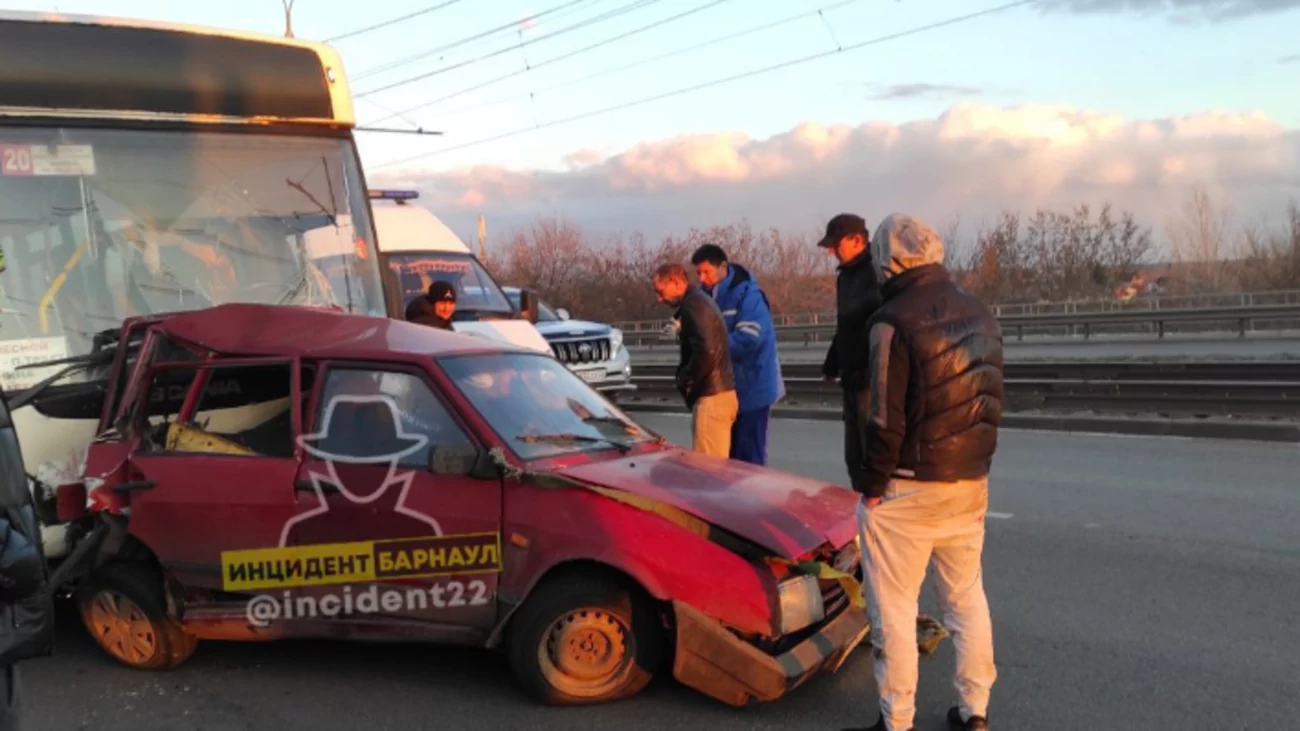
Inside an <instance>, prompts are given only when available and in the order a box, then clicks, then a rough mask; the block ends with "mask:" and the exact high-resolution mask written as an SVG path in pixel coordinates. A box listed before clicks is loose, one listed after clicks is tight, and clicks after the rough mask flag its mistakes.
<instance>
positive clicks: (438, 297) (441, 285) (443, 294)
mask: <svg viewBox="0 0 1300 731" xmlns="http://www.w3.org/2000/svg"><path fill="white" fill-rule="evenodd" d="M429 300H430V301H431V302H434V303H437V302H443V301H445V300H450V301H452V302H455V301H456V288H455V287H453V286H451V283H450V282H444V281H442V280H441V279H439V280H438V281H436V282H434V283H433V284H430V285H429Z"/></svg>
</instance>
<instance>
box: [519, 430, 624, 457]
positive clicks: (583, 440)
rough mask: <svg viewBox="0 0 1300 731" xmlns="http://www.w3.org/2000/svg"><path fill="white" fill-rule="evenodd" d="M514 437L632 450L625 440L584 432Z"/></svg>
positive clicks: (526, 440) (524, 440) (534, 440)
mask: <svg viewBox="0 0 1300 731" xmlns="http://www.w3.org/2000/svg"><path fill="white" fill-rule="evenodd" d="M515 439H517V440H519V441H521V442H547V443H551V444H555V443H561V444H563V443H566V442H570V443H578V444H609V445H611V446H613V447H614V448H615V449H617V450H618V451H619V452H622V453H623V454H627V453H628V452H630V451H631V450H632V445H631V444H628V443H627V442H620V441H618V440H617V439H609V438H608V437H589V436H586V435H585V434H574V433H572V432H560V433H557V434H519V435H517V436H516V437H515Z"/></svg>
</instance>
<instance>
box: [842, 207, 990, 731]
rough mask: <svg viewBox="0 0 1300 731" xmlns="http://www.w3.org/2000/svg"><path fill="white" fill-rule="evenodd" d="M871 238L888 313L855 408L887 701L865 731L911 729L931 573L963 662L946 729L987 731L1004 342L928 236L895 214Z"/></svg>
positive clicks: (879, 317) (877, 647)
mask: <svg viewBox="0 0 1300 731" xmlns="http://www.w3.org/2000/svg"><path fill="white" fill-rule="evenodd" d="M872 241H873V244H874V245H873V247H872V249H871V255H872V264H873V266H875V267H876V269H877V271H878V272H879V274H880V275H881V282H882V286H881V298H882V304H881V307H880V309H879V310H877V311H876V313H875V314H874V315H873V316H872V318H871V320H870V321H869V322H868V323H867V329H868V330H867V332H866V333H863V336H864V337H866V338H868V340H869V343H870V356H869V359H868V372H867V378H866V379H865V383H864V384H863V385H862V388H861V389H860V390H859V392H858V399H857V408H858V411H859V417H860V419H861V423H862V425H863V426H862V449H863V451H862V454H863V461H864V463H865V464H864V465H863V474H865V475H866V479H865V480H864V482H865V484H864V486H863V487H861V488H859V489H860V490H861V492H862V493H863V497H864V501H865V504H866V511H865V519H864V521H863V522H864V526H863V529H864V530H863V533H864V538H865V547H864V551H863V563H864V566H865V568H866V573H867V576H866V577H865V582H864V585H865V587H866V590H867V592H868V594H867V599H868V605H869V607H870V612H871V621H872V631H871V639H872V645H873V647H874V658H875V675H876V684H877V686H878V688H879V692H880V716H879V718H878V720H877V721H876V723H875V725H874V726H871V727H869V728H870V729H873V730H879V731H885V730H886V729H887V730H888V731H902V730H905V729H911V728H912V721H913V717H914V715H915V713H916V684H917V665H918V653H917V646H916V616H917V611H918V600H919V596H920V592H921V585H922V583H923V582H924V580H925V576H926V569H927V567H928V566H929V565H931V563H933V566H934V569H935V571H934V574H935V575H934V579H935V589H936V593H937V595H938V597H939V602H940V605H941V609H942V611H943V617H944V623H945V625H947V627H948V629H949V631H950V632H951V633H952V638H953V644H954V646H955V647H956V651H957V668H956V673H955V676H954V683H953V684H954V686H955V688H956V690H957V696H958V703H957V705H956V706H954V707H952V708H950V709H949V711H948V722H949V725H950V726H952V727H953V728H954V729H965V730H967V731H975V730H977V729H980V730H982V729H987V728H988V703H989V693H990V691H991V689H992V687H993V683H994V681H995V680H996V679H997V670H996V667H995V666H994V663H993V626H992V621H991V619H990V616H989V605H988V600H987V599H986V598H985V595H984V582H983V575H982V570H981V557H982V554H983V547H984V517H985V513H986V511H987V510H988V474H989V469H990V467H991V465H992V460H993V453H994V451H995V450H996V448H997V436H998V425H999V423H1000V422H1001V416H1002V333H1001V329H1000V328H999V326H998V322H997V319H996V318H995V317H994V316H993V314H992V313H991V312H990V311H989V309H988V308H987V307H985V306H984V305H983V304H982V303H981V302H980V301H979V300H978V299H977V298H975V297H974V296H972V295H971V294H969V293H968V292H966V291H965V290H963V289H962V288H961V287H960V286H958V285H957V284H956V283H955V282H954V281H953V280H952V279H951V277H950V276H949V274H948V271H947V270H946V269H945V268H944V266H943V258H944V251H943V248H944V247H943V241H942V239H941V238H940V237H939V234H938V233H936V232H935V230H934V229H933V228H932V227H930V226H929V225H927V224H925V223H923V222H921V221H919V220H917V219H914V218H912V217H910V216H906V215H903V214H893V215H891V216H889V217H887V218H886V219H885V220H884V221H882V222H881V224H880V226H879V227H878V228H877V230H876V234H875V237H874V238H873V239H872Z"/></svg>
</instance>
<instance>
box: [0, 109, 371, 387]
mask: <svg viewBox="0 0 1300 731" xmlns="http://www.w3.org/2000/svg"><path fill="white" fill-rule="evenodd" d="M372 230H373V229H372V226H371V224H370V219H369V208H368V206H367V202H366V197H365V188H364V186H363V185H362V184H361V178H360V172H359V170H358V169H357V161H356V155H355V150H354V147H353V145H352V142H351V140H350V139H346V138H333V137H321V136H310V137H308V136H290V135H283V134H246V133H241V134H230V133H222V132H208V131H202V132H200V131H195V130H179V131H158V130H124V129H82V128H71V127H67V128H60V127H50V126H43V127H5V128H3V129H0V252H2V253H3V269H0V387H4V388H6V389H17V388H24V387H26V386H29V385H31V384H32V383H35V382H37V381H40V380H41V379H42V378H44V377H46V376H47V375H49V374H50V373H53V372H56V371H57V368H38V369H18V366H20V365H24V364H29V363H34V362H42V361H47V360H53V359H57V358H65V357H71V356H80V355H85V354H86V353H88V352H90V350H91V349H92V344H93V336H94V334H95V333H97V332H102V331H105V330H111V329H114V328H116V327H118V326H119V325H120V323H121V322H122V320H123V319H125V318H127V317H132V316H137V315H147V314H156V313H160V312H174V311H188V310H196V309H202V308H205V307H210V306H213V305H218V304H223V303H228V302H254V303H285V304H289V303H293V304H306V305H315V306H326V307H331V306H332V307H338V308H340V309H342V310H346V311H351V312H360V313H365V314H370V315H380V316H382V315H384V314H385V310H384V297H383V288H382V280H381V278H380V276H379V269H378V262H377V260H376V257H375V256H373V255H372V253H371V252H373V251H374V241H373V234H372ZM16 369H17V370H16Z"/></svg>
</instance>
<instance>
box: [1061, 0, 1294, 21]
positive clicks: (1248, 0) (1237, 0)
mask: <svg viewBox="0 0 1300 731" xmlns="http://www.w3.org/2000/svg"><path fill="white" fill-rule="evenodd" d="M1040 7H1042V8H1043V9H1044V10H1048V11H1053V10H1055V11H1064V12H1070V13H1144V14H1160V15H1166V16H1168V17H1170V18H1172V19H1174V20H1176V21H1179V22H1190V21H1195V20H1205V21H1209V22H1212V23H1219V22H1225V21H1231V20H1239V19H1241V18H1245V17H1249V16H1252V15H1265V14H1268V13H1282V12H1286V11H1288V10H1294V9H1296V8H1300V0H1042V2H1041V3H1040Z"/></svg>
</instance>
